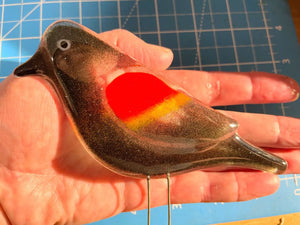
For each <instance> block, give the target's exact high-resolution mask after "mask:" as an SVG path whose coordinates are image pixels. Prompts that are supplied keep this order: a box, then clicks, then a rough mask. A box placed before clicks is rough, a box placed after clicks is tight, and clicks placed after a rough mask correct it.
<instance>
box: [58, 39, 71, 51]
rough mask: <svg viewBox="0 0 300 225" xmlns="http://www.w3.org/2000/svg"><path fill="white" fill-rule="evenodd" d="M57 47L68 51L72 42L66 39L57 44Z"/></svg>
mask: <svg viewBox="0 0 300 225" xmlns="http://www.w3.org/2000/svg"><path fill="white" fill-rule="evenodd" d="M57 47H58V48H59V49H60V50H62V51H66V50H68V49H69V48H70V47H71V42H70V41H69V40H66V39H61V40H59V41H58V42H57Z"/></svg>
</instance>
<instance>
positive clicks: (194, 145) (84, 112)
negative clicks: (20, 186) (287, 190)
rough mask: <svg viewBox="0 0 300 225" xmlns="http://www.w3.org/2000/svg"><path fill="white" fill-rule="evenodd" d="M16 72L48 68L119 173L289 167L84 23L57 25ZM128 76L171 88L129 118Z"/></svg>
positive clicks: (90, 147) (81, 132)
mask: <svg viewBox="0 0 300 225" xmlns="http://www.w3.org/2000/svg"><path fill="white" fill-rule="evenodd" d="M14 74H15V75H16V76H20V77H22V76H27V75H37V76H42V77H43V78H45V79H46V80H47V81H48V82H50V83H51V84H52V86H53V87H54V89H55V90H56V92H57V94H58V96H59V97H60V100H61V102H62V103H63V105H64V108H65V111H66V114H67V115H68V118H69V119H70V122H71V123H72V125H73V127H74V129H75V132H76V135H77V136H78V138H79V139H80V140H81V141H82V143H84V147H85V148H86V149H87V151H88V152H89V153H91V155H92V156H93V157H94V158H95V159H96V160H98V161H99V162H100V163H101V164H103V165H104V166H106V167H107V168H109V169H111V170H113V171H115V172H117V173H119V174H122V175H126V176H134V177H146V176H151V177H153V176H162V175H164V174H167V173H171V174H173V173H179V172H182V171H188V170H192V169H211V170H219V169H226V168H233V167H241V168H250V169H256V170H263V171H267V172H272V173H282V172H284V171H285V169H286V167H287V163H286V161H284V160H283V159H281V158H279V157H277V156H275V155H272V154H270V153H267V152H265V151H263V150H262V149H260V148H257V147H254V146H252V145H251V144H249V143H247V142H246V141H244V140H242V139H241V138H240V137H239V136H238V134H237V133H236V130H237V127H238V124H237V123H236V122H235V121H234V120H232V119H230V118H228V117H226V116H224V115H223V114H221V113H219V112H217V111H215V110H213V109H211V108H209V107H207V106H204V105H203V104H201V103H200V102H199V101H197V100H195V99H193V98H192V97H191V96H187V95H186V94H185V93H183V92H181V91H180V89H178V90H176V88H175V86H174V85H172V84H171V83H170V82H169V81H167V80H165V79H164V78H162V77H161V76H160V75H159V74H158V73H157V74H156V73H155V72H152V71H151V70H150V69H148V68H145V67H144V66H143V65H141V64H140V63H139V62H137V61H135V60H134V59H132V58H130V57H129V56H127V55H126V54H124V53H122V52H120V51H119V50H118V49H116V48H114V47H112V46H110V45H108V44H107V43H105V42H103V41H102V40H100V39H99V38H98V37H97V34H96V33H94V32H93V31H90V30H88V29H87V28H85V27H83V26H81V25H79V24H77V23H74V22H71V21H58V22H56V23H54V24H53V25H51V26H50V27H49V28H48V29H47V31H46V32H45V34H44V36H43V38H42V40H41V44H40V46H39V49H38V50H37V52H36V54H35V55H34V56H33V57H32V58H31V59H30V60H29V61H27V62H26V63H24V64H23V65H21V66H19V67H18V68H16V70H15V71H14ZM122 76H124V77H123V78H124V79H125V78H127V77H131V78H130V79H135V80H138V78H139V77H141V76H142V77H143V79H144V80H147V81H151V82H152V83H154V84H155V85H161V86H163V87H164V88H165V89H166V91H165V92H163V94H164V96H163V97H161V96H162V95H163V94H161V93H160V91H159V90H158V91H153V94H152V93H151V95H149V96H151V98H152V97H153V98H154V97H155V95H156V93H157V95H159V96H158V97H159V98H160V99H161V101H158V102H157V104H153V103H151V104H152V105H151V107H150V106H149V107H148V108H146V109H143V110H140V111H137V110H136V109H134V110H136V112H135V114H134V113H132V114H130V113H131V111H128V112H129V116H128V115H127V114H128V112H126V113H127V114H126V113H123V114H124V115H126V116H124V118H125V119H124V118H122V116H119V115H118V113H117V111H118V110H119V111H121V112H122V109H119V108H120V107H119V104H118V102H117V103H116V104H114V105H113V103H110V102H114V101H115V100H116V101H117V100H118V98H116V96H118V94H119V95H120V96H122V93H118V88H113V85H114V84H116V85H119V86H122V85H123V86H122V88H124V85H125V89H126V87H127V86H126V85H129V83H128V84H126V82H125V83H122V82H124V81H121V80H119V77H122ZM128 79H129V78H128ZM143 79H142V80H143ZM125 80H126V79H125ZM155 82H156V83H155ZM138 85H143V83H139V84H138ZM144 85H147V84H144ZM128 87H129V86H128ZM120 90H121V89H120ZM120 92H121V91H120ZM107 96H113V97H109V99H107ZM143 96H147V91H144V92H143ZM128 98H129V97H128ZM128 98H127V99H128ZM145 98H146V97H145ZM124 99H125V100H124V101H126V98H124ZM129 100H130V101H128V103H125V105H126V104H129V103H130V104H132V105H136V106H137V107H138V106H139V101H136V102H134V101H131V99H129ZM122 101H123V100H122ZM140 101H142V102H143V101H144V100H143V99H142V98H141V100H140ZM145 101H147V99H145ZM132 102H133V103H132ZM149 102H150V101H149ZM147 104H148V103H147ZM149 104H150V103H149ZM146 106H147V105H146ZM146 106H145V107H146ZM139 107H142V106H139ZM143 107H144V106H143ZM115 108H117V109H115ZM123 114H122V115H123ZM127 117H128V118H127Z"/></svg>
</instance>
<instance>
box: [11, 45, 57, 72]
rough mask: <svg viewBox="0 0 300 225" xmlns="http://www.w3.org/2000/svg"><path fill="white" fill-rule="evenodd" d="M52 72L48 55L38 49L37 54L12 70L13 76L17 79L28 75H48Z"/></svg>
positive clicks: (51, 64)
mask: <svg viewBox="0 0 300 225" xmlns="http://www.w3.org/2000/svg"><path fill="white" fill-rule="evenodd" d="M51 70H53V63H52V60H51V59H50V57H49V56H48V54H47V53H46V52H45V51H43V49H41V48H39V49H38V50H37V52H36V53H35V54H34V55H33V56H32V57H31V58H30V59H29V60H28V61H27V62H25V63H23V64H21V65H20V66H18V67H17V68H16V69H15V70H14V75H15V76H18V77H23V76H29V75H37V76H43V75H48V76H49V75H50V74H49V73H51Z"/></svg>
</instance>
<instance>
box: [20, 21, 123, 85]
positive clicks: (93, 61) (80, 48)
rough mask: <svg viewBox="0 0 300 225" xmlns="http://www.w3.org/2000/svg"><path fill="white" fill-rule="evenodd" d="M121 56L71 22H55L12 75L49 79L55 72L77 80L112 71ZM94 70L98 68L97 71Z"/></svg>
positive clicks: (54, 75) (89, 31)
mask: <svg viewBox="0 0 300 225" xmlns="http://www.w3.org/2000/svg"><path fill="white" fill-rule="evenodd" d="M120 56H122V53H120V52H119V51H117V50H115V49H114V48H112V47H111V46H109V45H107V44H106V43H105V42H103V41H101V40H100V39H99V38H98V35H97V34H96V33H94V32H93V31H91V30H88V29H86V28H84V27H83V26H81V25H79V24H77V23H75V22H73V21H66V20H64V21H58V22H56V23H54V24H52V25H51V26H50V27H49V28H48V29H47V30H46V31H45V33H44V35H43V37H42V39H41V42H40V46H39V48H38V50H37V51H36V53H35V54H34V55H33V56H32V57H31V58H30V59H29V60H28V61H27V62H25V63H24V64H22V65H20V66H19V67H17V68H16V69H15V71H14V74H15V75H16V76H20V77H21V76H28V75H38V76H43V77H46V78H47V79H48V80H49V79H50V80H53V79H55V77H57V76H58V75H57V74H58V71H61V72H63V73H64V74H67V75H68V76H70V77H72V78H75V79H77V80H80V81H87V80H89V79H90V78H91V77H92V76H91V75H92V74H93V72H94V71H95V70H96V72H97V75H98V76H99V75H101V74H106V73H109V72H110V71H112V70H113V69H114V68H116V66H117V64H118V62H119V61H120V58H122V57H120ZM97 68H101V71H98V69H97Z"/></svg>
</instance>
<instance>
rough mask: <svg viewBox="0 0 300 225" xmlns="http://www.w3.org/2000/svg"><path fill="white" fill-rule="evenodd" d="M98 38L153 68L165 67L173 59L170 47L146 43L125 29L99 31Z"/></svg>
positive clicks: (161, 68)
mask: <svg viewBox="0 0 300 225" xmlns="http://www.w3.org/2000/svg"><path fill="white" fill-rule="evenodd" d="M99 38H100V39H102V40H103V41H105V42H107V43H109V44H111V45H114V46H117V47H118V48H119V49H120V50H121V51H123V52H125V53H126V54H128V55H129V56H131V57H133V58H134V59H136V60H137V61H139V62H140V63H142V64H144V65H145V66H147V67H150V68H153V69H154V70H159V71H160V70H165V69H167V68H168V67H169V66H170V64H171V63H172V60H173V53H172V51H171V50H170V49H168V48H165V47H161V46H158V45H152V44H147V43H146V42H144V41H143V40H142V39H140V38H138V37H137V36H135V35H134V34H133V33H131V32H129V31H127V30H122V29H117V30H113V31H107V32H104V33H100V34H99Z"/></svg>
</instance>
